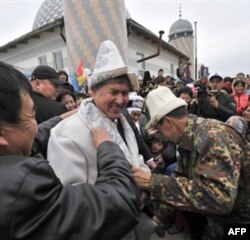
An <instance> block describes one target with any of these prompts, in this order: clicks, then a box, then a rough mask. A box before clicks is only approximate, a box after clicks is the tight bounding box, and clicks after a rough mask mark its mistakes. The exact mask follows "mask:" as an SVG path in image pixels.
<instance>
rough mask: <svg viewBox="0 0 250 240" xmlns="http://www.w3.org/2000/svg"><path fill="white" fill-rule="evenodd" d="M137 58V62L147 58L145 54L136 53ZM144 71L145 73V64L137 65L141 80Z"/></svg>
mask: <svg viewBox="0 0 250 240" xmlns="http://www.w3.org/2000/svg"><path fill="white" fill-rule="evenodd" d="M136 56H137V60H139V59H142V58H144V57H145V56H144V54H143V53H139V52H137V53H136ZM144 71H145V62H140V63H137V75H138V77H139V78H141V79H143V75H144Z"/></svg>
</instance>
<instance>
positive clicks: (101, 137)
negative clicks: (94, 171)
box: [91, 127, 112, 149]
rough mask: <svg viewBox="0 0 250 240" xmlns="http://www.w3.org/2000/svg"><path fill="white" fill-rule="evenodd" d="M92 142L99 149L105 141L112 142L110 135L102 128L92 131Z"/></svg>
mask: <svg viewBox="0 0 250 240" xmlns="http://www.w3.org/2000/svg"><path fill="white" fill-rule="evenodd" d="M91 134H92V141H93V144H94V146H95V148H96V149H97V148H98V147H99V145H100V144H101V143H103V142H105V141H112V138H111V136H110V134H109V133H108V132H107V131H106V130H105V129H104V128H102V127H95V128H92V129H91Z"/></svg>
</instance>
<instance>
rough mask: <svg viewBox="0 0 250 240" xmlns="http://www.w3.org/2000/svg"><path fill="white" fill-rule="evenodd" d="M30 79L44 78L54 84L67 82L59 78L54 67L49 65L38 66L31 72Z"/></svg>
mask: <svg viewBox="0 0 250 240" xmlns="http://www.w3.org/2000/svg"><path fill="white" fill-rule="evenodd" d="M30 79H31V81H32V80H35V79H39V80H45V79H48V80H50V81H51V82H53V83H54V84H56V85H65V84H67V82H65V81H62V80H60V79H59V75H58V73H57V72H56V70H55V69H53V68H51V67H49V66H38V67H36V68H35V69H34V70H33V72H32V73H31V77H30Z"/></svg>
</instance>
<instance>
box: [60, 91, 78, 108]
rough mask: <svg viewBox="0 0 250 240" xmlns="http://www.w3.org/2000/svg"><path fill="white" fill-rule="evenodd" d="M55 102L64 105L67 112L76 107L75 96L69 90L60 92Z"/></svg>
mask: <svg viewBox="0 0 250 240" xmlns="http://www.w3.org/2000/svg"><path fill="white" fill-rule="evenodd" d="M56 101H58V102H60V103H62V104H64V105H65V106H66V107H67V108H68V110H73V109H75V108H76V107H77V106H76V98H75V95H74V94H73V93H72V92H71V91H69V90H63V91H61V92H60V93H59V95H58V96H57V98H56Z"/></svg>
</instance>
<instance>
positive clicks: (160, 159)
mask: <svg viewBox="0 0 250 240" xmlns="http://www.w3.org/2000/svg"><path fill="white" fill-rule="evenodd" d="M151 152H152V153H153V157H154V161H155V163H156V168H155V169H154V170H153V172H155V173H161V174H167V173H169V172H168V171H167V168H168V167H170V166H171V165H172V164H174V163H175V162H176V146H175V144H173V143H172V142H169V141H168V140H167V139H166V138H165V137H164V136H163V135H162V133H160V132H156V133H155V134H154V135H153V137H152V144H151ZM171 167H172V166H171ZM172 170H173V169H172ZM171 173H172V171H171V172H170V173H169V174H171Z"/></svg>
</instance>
